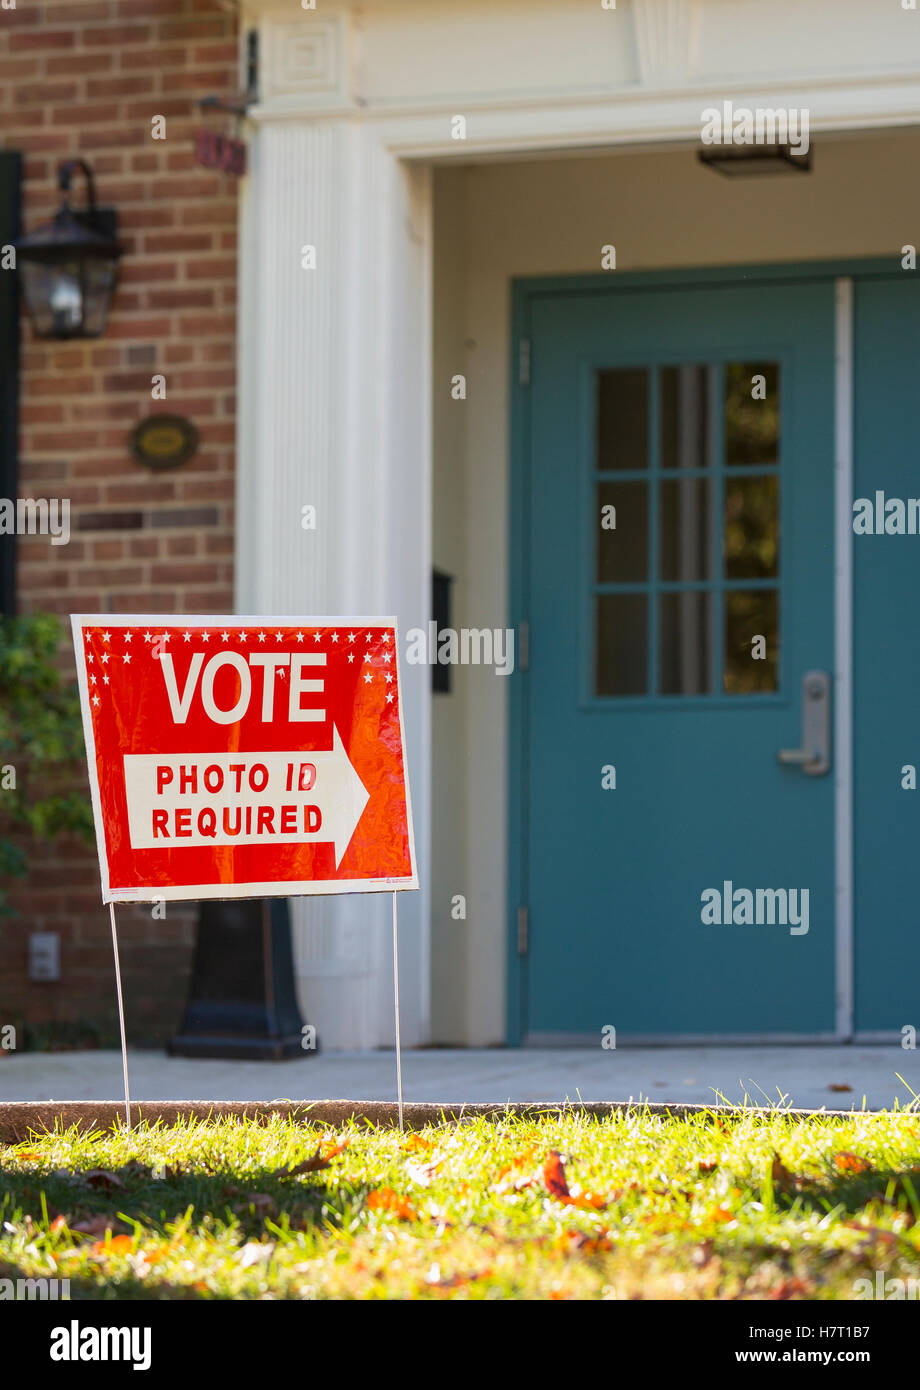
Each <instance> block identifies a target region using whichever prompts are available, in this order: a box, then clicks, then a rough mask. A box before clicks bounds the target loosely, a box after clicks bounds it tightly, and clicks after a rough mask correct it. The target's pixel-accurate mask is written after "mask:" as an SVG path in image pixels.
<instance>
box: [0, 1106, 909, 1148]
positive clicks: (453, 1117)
mask: <svg viewBox="0 0 920 1390" xmlns="http://www.w3.org/2000/svg"><path fill="white" fill-rule="evenodd" d="M630 1110H647V1111H649V1112H650V1113H651V1114H653V1115H661V1116H663V1117H666V1116H671V1117H673V1118H674V1119H684V1118H685V1117H686V1116H688V1115H701V1114H707V1113H715V1114H718V1115H719V1116H720V1118H722V1119H736V1118H740V1117H744V1118H747V1117H748V1116H750V1115H760V1116H768V1115H771V1114H773V1113H774V1112H773V1111H771V1110H768V1109H764V1108H761V1107H757V1106H750V1107H748V1108H747V1109H745V1110H741V1109H739V1108H738V1107H735V1106H730V1105H691V1104H686V1103H682V1102H681V1103H677V1104H674V1105H668V1104H667V1103H666V1102H663V1101H648V1102H646V1101H631V1100H628V1101H619V1100H615V1101H580V1102H579V1101H563V1102H556V1101H511V1102H508V1103H502V1102H482V1101H480V1102H475V1103H471V1104H463V1103H462V1102H460V1101H450V1102H445V1103H443V1104H439V1103H438V1104H436V1103H433V1102H424V1103H417V1104H407V1105H404V1106H403V1116H404V1122H405V1126H406V1128H407V1129H422V1128H423V1127H424V1126H425V1125H431V1124H438V1123H440V1122H441V1121H442V1120H447V1121H449V1122H456V1121H458V1120H461V1119H474V1118H481V1117H483V1116H485V1117H486V1118H487V1119H491V1120H501V1119H506V1118H508V1117H510V1116H512V1115H514V1116H523V1117H527V1118H535V1117H537V1116H539V1115H566V1114H583V1115H597V1116H605V1115H612V1114H615V1113H617V1112H625V1111H630ZM124 1113H125V1107H124V1102H123V1101H117V1100H85V1101H60V1102H58V1101H13V1102H7V1103H0V1142H2V1143H4V1144H21V1143H23V1142H24V1141H25V1140H26V1139H28V1137H29V1134H30V1132H35V1133H39V1134H40V1133H42V1132H44V1131H49V1130H50V1131H53V1130H54V1129H55V1128H56V1127H60V1128H64V1129H67V1128H69V1127H70V1126H71V1125H75V1124H76V1125H79V1126H80V1128H81V1129H103V1130H104V1129H113V1128H116V1127H117V1126H118V1125H119V1124H123V1123H124ZM783 1113H784V1114H786V1115H791V1116H793V1117H795V1118H796V1119H814V1118H827V1117H834V1118H842V1119H851V1118H852V1117H853V1115H854V1114H862V1113H864V1112H862V1111H855V1112H854V1111H851V1110H786V1111H784V1112H783ZM879 1113H884V1112H879ZM273 1115H280V1116H282V1117H284V1118H285V1119H291V1120H297V1121H299V1122H300V1123H302V1124H317V1125H329V1126H333V1127H335V1126H341V1125H344V1124H347V1122H348V1121H349V1120H358V1121H359V1122H360V1121H364V1122H366V1123H367V1124H371V1125H375V1126H378V1127H380V1128H384V1129H391V1128H394V1127H395V1126H396V1125H398V1123H399V1110H398V1107H397V1105H396V1102H395V1101H391V1100H366V1101H351V1100H316V1101H292V1100H272V1101H236V1100H221V1101H215V1100H186V1101H140V1102H138V1103H133V1104H132V1106H131V1119H132V1123H134V1124H136V1123H137V1122H138V1121H139V1120H145V1121H146V1122H147V1123H148V1124H151V1125H152V1124H156V1123H157V1122H159V1123H161V1124H164V1125H174V1124H176V1123H177V1122H179V1121H183V1120H184V1121H188V1120H193V1119H194V1120H206V1119H218V1118H235V1119H247V1120H258V1121H259V1122H260V1123H262V1124H265V1123H266V1122H267V1121H268V1120H269V1119H271V1117H272V1116H273ZM910 1118H911V1119H913V1120H916V1114H915V1113H911V1114H910Z"/></svg>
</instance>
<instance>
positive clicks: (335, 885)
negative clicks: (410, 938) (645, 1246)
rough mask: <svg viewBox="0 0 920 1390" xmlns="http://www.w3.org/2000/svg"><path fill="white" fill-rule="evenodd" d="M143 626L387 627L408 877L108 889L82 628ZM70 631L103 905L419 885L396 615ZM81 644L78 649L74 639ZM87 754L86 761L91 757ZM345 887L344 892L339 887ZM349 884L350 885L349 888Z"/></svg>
mask: <svg viewBox="0 0 920 1390" xmlns="http://www.w3.org/2000/svg"><path fill="white" fill-rule="evenodd" d="M142 623H147V624H149V625H151V626H154V627H181V626H182V625H183V624H185V626H186V627H220V626H221V625H222V624H223V625H224V626H226V627H234V626H235V627H252V626H254V625H255V624H258V623H264V624H266V625H267V626H271V624H272V623H276V624H278V625H279V626H284V627H293V626H298V625H300V626H303V627H339V626H341V627H392V629H393V640H394V645H395V647H396V652H395V656H396V696H397V700H398V704H399V739H400V748H401V752H402V758H403V786H404V788H405V792H406V830H407V834H408V838H409V864H410V867H411V870H412V872H411V875H410V876H409V877H407V878H397V879H387V878H381V879H313V880H309V879H306V880H305V879H295V880H294V881H293V882H289V883H279V882H270V883H218V884H213V883H212V884H183V885H181V886H179V887H175V886H173V887H169V886H166V887H160V888H159V889H158V890H157V891H156V892H153V891H152V890H150V889H148V888H146V887H139V888H122V889H118V888H116V889H114V890H113V889H112V888H111V887H110V884H109V871H108V851H107V849H106V845H105V828H104V824H103V818H102V797H101V795H100V790H99V773H98V767H97V761H96V735H95V732H94V730H93V720H92V714H91V712H90V708H89V685H88V683H87V679H86V662H85V660H82V659H81V658H83V656H84V654H85V653H84V648H83V629H84V628H85V627H105V628H119V627H136V626H139V625H140V624H142ZM70 626H71V633H72V636H73V645H74V656H75V658H76V659H77V660H76V666H77V689H78V691H79V695H80V715H81V717H82V720H83V737H84V740H85V742H86V754H87V756H86V764H87V772H88V774H89V784H90V788H89V789H90V798H91V801H92V807H93V829H94V831H95V836H96V854H97V857H98V859H99V880H100V883H101V886H102V901H103V903H104V904H108V903H151V902H185V901H188V902H198V901H202V900H204V899H206V898H207V899H211V898H223V899H231V898H302V897H318V896H320V895H325V896H335V897H337V896H339V895H341V894H347V893H399V892H406V891H409V890H415V889H417V888H418V886H419V882H418V865H417V863H416V858H415V828H414V824H413V821H412V795H411V790H410V786H409V755H408V749H407V747H406V731H405V726H404V724H403V707H402V679H401V676H400V670H399V624H398V622H397V620H396V618H395V616H389V617H380V616H379V615H378V616H360V615H357V616H356V615H355V614H349V616H348V619H347V621H343V619H342V616H341V614H332V615H329V616H325V617H316V616H313V617H308V616H306V615H305V614H302V613H301V614H295V615H294V616H287V617H285V616H283V615H281V614H277V613H257V614H255V615H251V614H245V613H234V614H222V613H204V614H189V613H119V614H111V613H71V614H70ZM78 634H79V636H80V644H79V646H78V645H77V635H78ZM90 754H91V756H90ZM344 884H348V885H349V886H348V887H344V886H343V885H344ZM351 885H354V886H351Z"/></svg>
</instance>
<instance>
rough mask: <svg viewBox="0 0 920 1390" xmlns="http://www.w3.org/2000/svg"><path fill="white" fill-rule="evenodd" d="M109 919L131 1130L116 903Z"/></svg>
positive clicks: (127, 1118)
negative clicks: (116, 928) (110, 922)
mask: <svg viewBox="0 0 920 1390" xmlns="http://www.w3.org/2000/svg"><path fill="white" fill-rule="evenodd" d="M394 896H395V894H394ZM109 917H110V918H111V920H112V950H113V952H114V954H115V985H116V988H117V990H118V1022H119V1024H120V1026H121V1066H122V1070H123V1072H124V1076H125V1121H126V1123H127V1126H128V1129H130V1128H131V1097H130V1095H129V1093H128V1043H127V1039H126V1038H125V1001H124V999H123V998H122V994H121V964H120V963H119V960H118V933H117V932H116V930H115V904H114V903H109Z"/></svg>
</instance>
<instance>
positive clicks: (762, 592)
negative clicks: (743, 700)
mask: <svg viewBox="0 0 920 1390" xmlns="http://www.w3.org/2000/svg"><path fill="white" fill-rule="evenodd" d="M778 600H779V595H778V594H777V592H776V590H775V589H747V590H746V589H732V590H729V592H727V593H726V595H725V659H724V667H723V685H724V687H725V692H726V694H728V695H750V694H753V693H755V692H769V691H774V690H777V689H778V688H779V679H778V670H777V655H778V652H779V601H778ZM758 639H763V640H762V641H760V640H758ZM761 652H762V653H763V654H762V655H761Z"/></svg>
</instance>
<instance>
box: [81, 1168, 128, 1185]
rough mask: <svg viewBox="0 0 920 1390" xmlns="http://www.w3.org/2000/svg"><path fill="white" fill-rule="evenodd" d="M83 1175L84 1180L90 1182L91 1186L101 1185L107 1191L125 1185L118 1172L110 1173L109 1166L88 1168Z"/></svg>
mask: <svg viewBox="0 0 920 1390" xmlns="http://www.w3.org/2000/svg"><path fill="white" fill-rule="evenodd" d="M82 1176H83V1181H84V1182H88V1183H89V1185H90V1187H99V1188H103V1189H105V1190H106V1191H110V1190H112V1189H114V1188H122V1187H124V1183H123V1182H122V1180H121V1178H120V1177H119V1176H118V1174H117V1173H110V1172H109V1171H108V1169H107V1168H88V1169H87V1170H86V1172H85V1173H83V1175H82Z"/></svg>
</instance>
